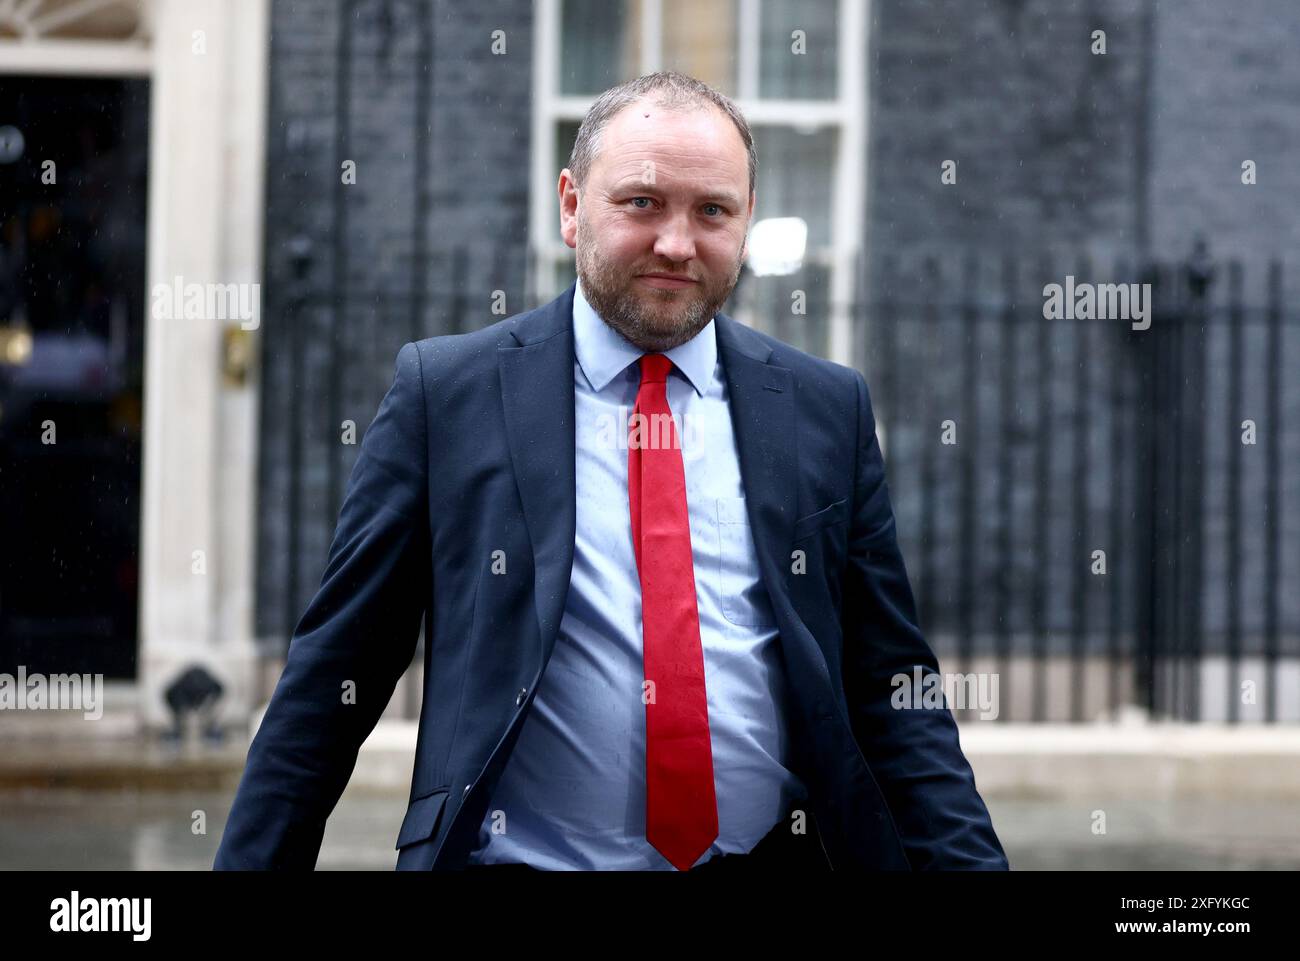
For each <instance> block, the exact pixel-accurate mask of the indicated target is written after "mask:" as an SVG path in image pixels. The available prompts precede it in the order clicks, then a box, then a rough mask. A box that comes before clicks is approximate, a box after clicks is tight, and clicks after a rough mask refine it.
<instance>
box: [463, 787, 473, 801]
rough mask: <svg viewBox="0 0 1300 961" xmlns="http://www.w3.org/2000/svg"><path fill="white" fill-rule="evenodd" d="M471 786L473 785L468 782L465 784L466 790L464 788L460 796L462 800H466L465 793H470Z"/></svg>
mask: <svg viewBox="0 0 1300 961" xmlns="http://www.w3.org/2000/svg"><path fill="white" fill-rule="evenodd" d="M471 786H472V785H469V784H466V785H465V790H463V791H461V792H460V798H461V800H462V801H463V800H465V795H466V794H468V793H469V789H470V787H471Z"/></svg>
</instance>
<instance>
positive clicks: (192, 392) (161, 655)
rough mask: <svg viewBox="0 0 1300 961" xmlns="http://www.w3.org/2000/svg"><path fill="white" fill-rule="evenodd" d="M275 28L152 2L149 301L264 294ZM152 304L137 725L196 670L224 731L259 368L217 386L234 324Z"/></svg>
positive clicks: (233, 693)
mask: <svg viewBox="0 0 1300 961" xmlns="http://www.w3.org/2000/svg"><path fill="white" fill-rule="evenodd" d="M269 29H270V26H269V0H157V2H156V4H155V13H154V21H153V45H154V70H153V86H152V99H151V123H150V138H151V142H150V161H149V224H148V245H149V250H148V288H149V292H152V291H154V290H155V285H159V284H162V285H172V284H174V281H175V278H177V277H181V278H183V283H185V284H190V283H197V284H202V285H207V284H231V283H234V284H254V283H256V284H260V282H261V273H262V263H261V246H262V210H263V179H264V170H265V130H266V87H267V75H268V69H267V54H268V48H269ZM148 304H149V311H150V313H149V317H148V319H147V327H146V331H147V333H146V341H145V354H146V356H145V369H146V373H145V385H144V411H145V427H144V464H143V490H142V495H143V496H142V502H143V516H142V518H141V521H142V523H141V578H140V584H141V593H140V663H139V681H140V695H141V697H140V704H141V721H142V723H143V724H144V725H145V726H146V727H148V728H150V729H156V728H158V727H160V726H164V725H166V724H168V723H169V722H170V719H171V718H170V713H169V711H168V709H167V707H166V704H165V702H164V700H163V692H164V690H165V688H166V686H167V685H168V684H169V683H171V681H172V680H173V679H174V678H175V677H176V676H177V675H178V674H179V673H180V672H181V671H182V670H184V669H185V668H186V667H187V666H188V665H190V664H198V665H201V666H203V667H205V668H207V669H208V670H209V671H211V672H212V673H213V674H214V675H216V676H217V677H218V678H219V679H220V680H221V682H222V683H223V684H224V685H225V686H226V688H227V691H226V697H225V699H224V704H223V712H222V716H223V719H225V720H227V721H230V720H243V719H244V718H246V717H247V716H248V713H249V710H250V708H251V704H250V703H249V700H250V691H251V681H252V674H253V671H252V667H253V651H254V646H253V629H252V596H253V593H252V587H253V577H254V553H253V548H254V536H253V535H254V530H255V520H256V513H255V508H256V500H255V494H256V490H255V481H256V463H257V460H256V454H257V396H256V389H257V385H256V368H254V370H253V371H252V374H251V376H250V379H249V380H248V382H247V383H246V385H245V386H242V387H239V386H228V385H226V384H224V383H223V378H222V329H223V327H224V326H226V324H228V323H233V325H234V326H236V327H238V326H240V325H239V322H238V321H237V320H235V321H227V320H221V319H215V318H211V317H209V318H205V319H203V320H197V319H189V320H187V319H182V318H183V315H182V318H177V319H164V318H162V317H159V316H157V315H156V312H155V311H154V309H153V308H154V297H153V296H152V293H151V295H150V297H149V298H148ZM259 322H260V304H259ZM252 337H253V338H254V340H255V341H256V339H257V338H259V337H260V328H259V330H254V331H253V332H252ZM199 551H201V552H203V553H202V558H203V565H204V572H203V573H196V572H195V566H196V560H195V557H196V555H195V552H199Z"/></svg>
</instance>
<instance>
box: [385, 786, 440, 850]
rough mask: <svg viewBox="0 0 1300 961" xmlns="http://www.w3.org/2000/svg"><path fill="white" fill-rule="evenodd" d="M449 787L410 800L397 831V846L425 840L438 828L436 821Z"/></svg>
mask: <svg viewBox="0 0 1300 961" xmlns="http://www.w3.org/2000/svg"><path fill="white" fill-rule="evenodd" d="M449 790H450V788H445V787H440V788H436V789H435V790H433V791H431V792H430V793H428V794H425V795H424V796H422V797H418V798H415V799H414V800H413V801H411V803H410V805H409V806H408V807H407V809H406V817H405V819H404V820H403V821H402V829H401V830H400V831H398V832H397V845H396V846H397V847H398V848H404V847H406V846H407V845H408V844H415V843H416V842H418V841H427V840H428V839H429V838H431V837H433V835H434V832H435V831H437V830H438V821H439V820H440V819H441V816H442V809H443V806H444V805H445V804H446V803H447V792H448V791H449Z"/></svg>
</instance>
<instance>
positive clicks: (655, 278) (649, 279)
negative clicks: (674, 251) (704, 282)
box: [637, 272, 699, 290]
mask: <svg viewBox="0 0 1300 961" xmlns="http://www.w3.org/2000/svg"><path fill="white" fill-rule="evenodd" d="M637 280H639V281H641V282H642V283H643V284H646V285H647V286H649V287H655V288H657V289H659V290H680V289H682V288H683V287H690V286H692V285H694V284H697V283H699V281H697V280H695V279H693V278H691V277H687V276H685V275H683V274H665V273H659V272H655V273H650V274H639V275H638V276H637Z"/></svg>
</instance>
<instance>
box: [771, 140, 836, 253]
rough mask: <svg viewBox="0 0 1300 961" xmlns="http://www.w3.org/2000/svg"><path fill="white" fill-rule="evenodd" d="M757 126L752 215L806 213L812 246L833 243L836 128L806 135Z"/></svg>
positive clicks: (809, 239) (803, 216)
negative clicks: (755, 179) (755, 196)
mask: <svg viewBox="0 0 1300 961" xmlns="http://www.w3.org/2000/svg"><path fill="white" fill-rule="evenodd" d="M753 130H754V145H755V147H757V149H758V186H757V188H756V189H757V193H758V196H757V198H756V201H755V204H754V219H755V220H763V219H765V218H767V217H802V218H803V219H804V221H806V222H807V224H808V246H809V247H813V246H827V245H829V244H830V242H831V193H832V187H833V184H834V177H833V174H834V171H835V143H836V136H837V134H836V131H835V130H834V129H833V128H830V127H823V128H820V129H816V130H813V131H811V132H809V133H803V132H800V131H799V130H797V129H794V128H790V127H770V126H758V127H755V128H753Z"/></svg>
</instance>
